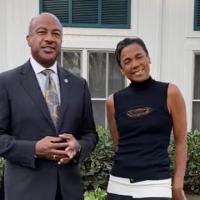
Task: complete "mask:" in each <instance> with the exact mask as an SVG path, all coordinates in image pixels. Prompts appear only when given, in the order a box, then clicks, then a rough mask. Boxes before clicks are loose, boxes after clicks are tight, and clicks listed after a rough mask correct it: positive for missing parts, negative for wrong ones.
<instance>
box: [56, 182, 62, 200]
mask: <svg viewBox="0 0 200 200" xmlns="http://www.w3.org/2000/svg"><path fill="white" fill-rule="evenodd" d="M62 199H63V198H62V194H61V189H60V182H59V180H58V184H57V190H56V198H55V200H62Z"/></svg>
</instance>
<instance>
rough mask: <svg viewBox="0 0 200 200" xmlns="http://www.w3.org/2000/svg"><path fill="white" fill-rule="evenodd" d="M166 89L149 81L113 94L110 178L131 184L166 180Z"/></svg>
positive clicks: (168, 126) (169, 124) (168, 124)
mask: <svg viewBox="0 0 200 200" xmlns="http://www.w3.org/2000/svg"><path fill="white" fill-rule="evenodd" d="M167 88H168V83H162V82H158V81H155V80H153V79H152V78H151V77H150V78H149V79H148V80H146V81H144V82H140V83H139V82H137V83H135V82H134V83H131V84H130V85H129V86H128V87H127V88H125V89H123V90H121V91H119V92H117V93H115V94H114V106H115V119H116V124H117V128H118V132H119V143H118V151H117V152H116V154H115V158H114V163H113V168H112V171H111V175H113V176H117V177H124V178H130V179H131V181H132V182H135V181H143V180H159V179H166V178H169V177H170V173H169V158H168V152H167V149H168V145H169V139H170V133H171V129H172V121H171V117H170V114H169V112H168V108H167Z"/></svg>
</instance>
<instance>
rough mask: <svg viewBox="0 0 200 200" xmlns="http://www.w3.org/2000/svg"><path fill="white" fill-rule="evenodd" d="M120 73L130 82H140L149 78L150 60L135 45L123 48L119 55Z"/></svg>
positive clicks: (141, 49)
mask: <svg viewBox="0 0 200 200" xmlns="http://www.w3.org/2000/svg"><path fill="white" fill-rule="evenodd" d="M120 63H121V72H122V74H123V75H124V76H126V77H127V78H128V79H129V80H130V81H135V82H142V81H144V80H146V79H148V78H149V65H150V63H151V62H150V58H149V56H147V54H146V52H145V51H144V49H143V48H142V47H141V46H140V45H139V44H137V43H134V44H130V45H128V46H127V47H125V48H123V49H122V51H121V54H120Z"/></svg>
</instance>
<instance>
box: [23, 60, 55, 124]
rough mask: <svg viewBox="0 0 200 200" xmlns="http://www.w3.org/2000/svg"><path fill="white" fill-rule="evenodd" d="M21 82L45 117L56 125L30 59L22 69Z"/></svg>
mask: <svg viewBox="0 0 200 200" xmlns="http://www.w3.org/2000/svg"><path fill="white" fill-rule="evenodd" d="M21 83H22V86H23V87H24V89H25V91H26V92H27V93H28V95H29V96H30V97H31V98H32V100H33V101H34V102H35V104H36V105H37V107H38V108H39V110H40V111H41V112H42V113H43V115H44V117H46V118H47V120H48V121H49V123H50V124H51V125H52V126H53V127H54V124H53V121H52V119H51V116H50V113H49V110H48V107H47V104H46V101H45V99H44V97H43V94H42V91H41V89H40V86H39V84H38V81H37V78H36V76H35V73H34V71H33V69H32V67H31V64H30V62H29V61H28V62H27V63H26V64H25V65H24V68H23V69H22V71H21ZM54 128H55V127H54Z"/></svg>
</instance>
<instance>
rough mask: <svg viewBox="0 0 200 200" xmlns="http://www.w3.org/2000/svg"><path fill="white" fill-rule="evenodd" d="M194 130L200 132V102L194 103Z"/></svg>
mask: <svg viewBox="0 0 200 200" xmlns="http://www.w3.org/2000/svg"><path fill="white" fill-rule="evenodd" d="M192 113H193V115H192V129H193V130H195V129H199V130H200V102H193V111H192Z"/></svg>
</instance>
